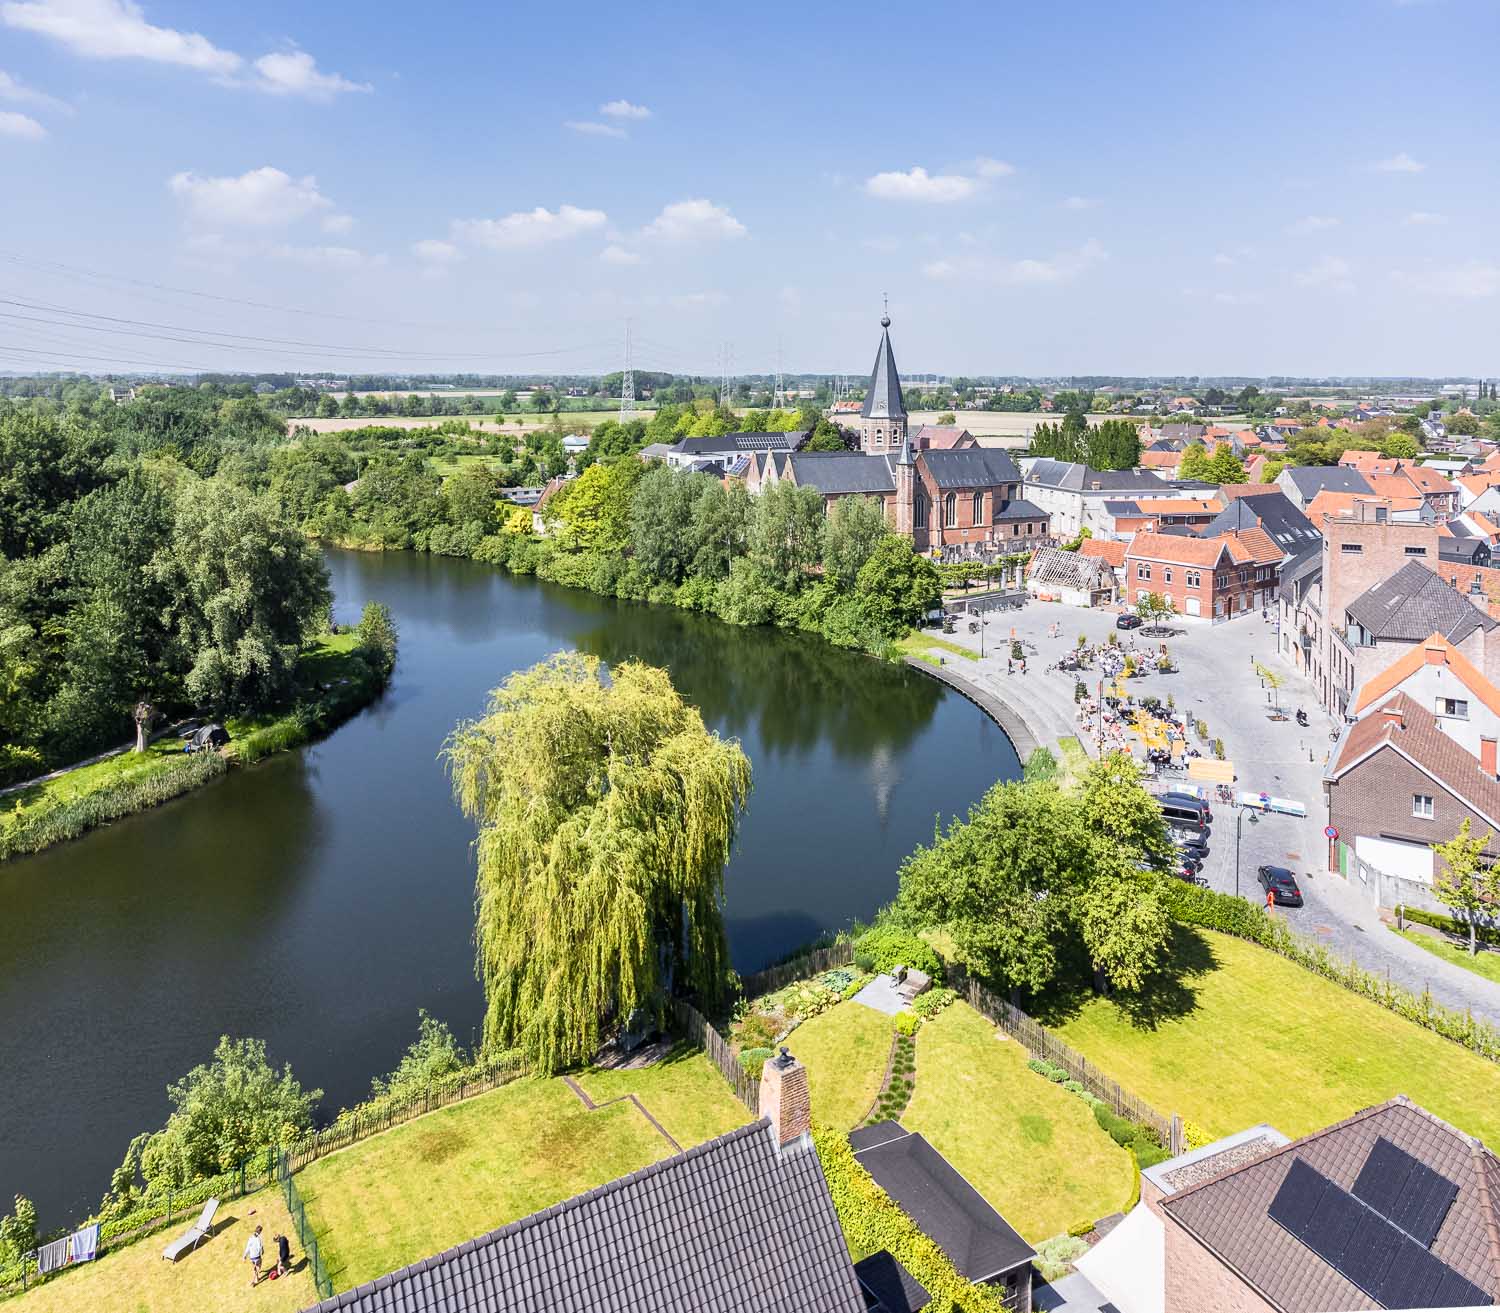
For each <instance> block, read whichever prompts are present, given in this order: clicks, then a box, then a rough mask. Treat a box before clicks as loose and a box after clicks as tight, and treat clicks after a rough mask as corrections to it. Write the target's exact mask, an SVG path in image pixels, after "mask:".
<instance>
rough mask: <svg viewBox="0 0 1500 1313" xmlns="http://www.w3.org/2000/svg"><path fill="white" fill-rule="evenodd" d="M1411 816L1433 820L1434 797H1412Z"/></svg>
mask: <svg viewBox="0 0 1500 1313" xmlns="http://www.w3.org/2000/svg"><path fill="white" fill-rule="evenodd" d="M1411 814H1412V815H1413V816H1420V817H1421V818H1422V819H1423V820H1428V821H1430V820H1431V819H1432V795H1431V794H1430V793H1414V794H1412V795H1411Z"/></svg>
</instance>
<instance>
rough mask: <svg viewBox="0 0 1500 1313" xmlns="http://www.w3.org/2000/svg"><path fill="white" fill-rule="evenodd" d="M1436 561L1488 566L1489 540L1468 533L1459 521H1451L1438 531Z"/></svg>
mask: <svg viewBox="0 0 1500 1313" xmlns="http://www.w3.org/2000/svg"><path fill="white" fill-rule="evenodd" d="M1438 559H1439V560H1441V561H1453V562H1455V563H1457V564H1459V565H1488V564H1489V563H1490V544H1489V539H1488V538H1486V537H1481V536H1480V535H1479V534H1476V533H1473V532H1471V531H1470V529H1469V527H1468V526H1467V525H1465V524H1464V523H1462V521H1460V520H1452V521H1450V522H1449V523H1448V524H1445V525H1443V526H1442V527H1441V528H1440V529H1439V531H1438Z"/></svg>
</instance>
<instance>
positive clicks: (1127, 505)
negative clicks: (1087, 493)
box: [1104, 501, 1141, 515]
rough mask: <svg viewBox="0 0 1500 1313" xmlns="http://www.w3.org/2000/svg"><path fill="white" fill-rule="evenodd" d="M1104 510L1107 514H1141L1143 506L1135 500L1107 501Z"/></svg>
mask: <svg viewBox="0 0 1500 1313" xmlns="http://www.w3.org/2000/svg"><path fill="white" fill-rule="evenodd" d="M1104 511H1105V513H1106V514H1107V515H1139V514H1140V513H1141V508H1140V507H1139V506H1137V505H1136V504H1135V503H1134V502H1133V501H1106V502H1105V503H1104Z"/></svg>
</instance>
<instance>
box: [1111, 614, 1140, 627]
mask: <svg viewBox="0 0 1500 1313" xmlns="http://www.w3.org/2000/svg"><path fill="white" fill-rule="evenodd" d="M1140 625H1141V618H1140V616H1138V615H1134V614H1132V613H1131V612H1129V611H1126V612H1125V613H1124V614H1123V615H1120V616H1117V617H1116V618H1115V628H1116V629H1139V628H1140Z"/></svg>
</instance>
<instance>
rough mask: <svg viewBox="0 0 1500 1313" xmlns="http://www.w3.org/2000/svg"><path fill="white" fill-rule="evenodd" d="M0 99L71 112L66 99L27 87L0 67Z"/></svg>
mask: <svg viewBox="0 0 1500 1313" xmlns="http://www.w3.org/2000/svg"><path fill="white" fill-rule="evenodd" d="M0 100H8V101H10V102H11V103H12V104H14V105H35V106H36V107H37V108H38V109H50V110H57V111H60V112H63V113H71V112H72V110H73V107H72V106H71V105H70V104H68V102H67V101H65V100H59V99H58V98H57V97H56V96H49V95H48V94H47V93H46V92H45V91H37V90H36V89H35V88H34V87H28V86H27V85H26V84H25V83H24V82H22V81H21V80H20V79H19V78H15V77H12V76H11V75H10V74H9V73H7V72H6V71H5V70H4V69H0Z"/></svg>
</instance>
